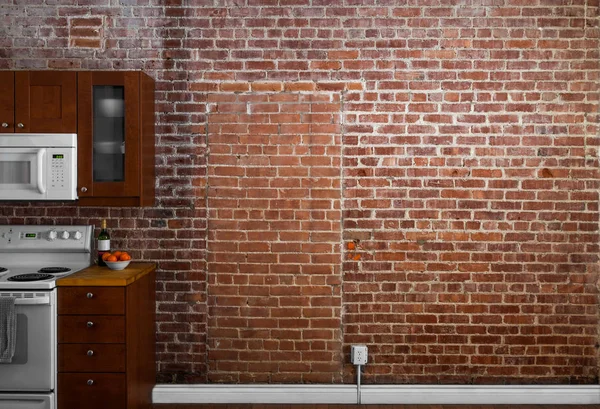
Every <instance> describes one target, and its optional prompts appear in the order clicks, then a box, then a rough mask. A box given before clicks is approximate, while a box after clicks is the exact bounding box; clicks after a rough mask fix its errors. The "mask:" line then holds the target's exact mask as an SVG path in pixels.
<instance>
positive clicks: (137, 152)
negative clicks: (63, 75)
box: [77, 71, 155, 206]
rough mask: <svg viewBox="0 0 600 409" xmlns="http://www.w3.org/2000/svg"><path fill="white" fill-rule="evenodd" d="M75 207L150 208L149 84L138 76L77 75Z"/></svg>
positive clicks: (151, 132)
mask: <svg viewBox="0 0 600 409" xmlns="http://www.w3.org/2000/svg"><path fill="white" fill-rule="evenodd" d="M77 105H78V107H77V112H78V114H77V115H78V132H77V134H78V152H77V161H78V182H77V184H78V187H77V189H78V194H79V204H81V205H93V206H150V205H153V204H154V180H155V177H154V81H153V80H152V79H151V78H150V77H148V76H147V75H146V74H144V73H142V72H130V71H114V72H98V71H95V72H90V71H87V72H79V73H78V99H77Z"/></svg>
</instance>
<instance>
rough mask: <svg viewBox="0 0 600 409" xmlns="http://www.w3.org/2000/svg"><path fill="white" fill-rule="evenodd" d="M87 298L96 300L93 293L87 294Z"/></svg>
mask: <svg viewBox="0 0 600 409" xmlns="http://www.w3.org/2000/svg"><path fill="white" fill-rule="evenodd" d="M85 296H86V297H87V298H94V294H93V293H87V294H86V295H85Z"/></svg>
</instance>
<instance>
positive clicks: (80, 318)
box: [58, 315, 125, 344]
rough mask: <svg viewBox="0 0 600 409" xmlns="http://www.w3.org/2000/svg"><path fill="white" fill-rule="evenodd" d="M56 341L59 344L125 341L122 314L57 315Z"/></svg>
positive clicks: (115, 342)
mask: <svg viewBox="0 0 600 409" xmlns="http://www.w3.org/2000/svg"><path fill="white" fill-rule="evenodd" d="M58 342H59V343H61V344H79V343H90V344H119V343H125V317H124V316H122V315H59V316H58Z"/></svg>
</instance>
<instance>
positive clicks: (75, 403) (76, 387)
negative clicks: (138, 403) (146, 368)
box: [58, 373, 127, 409]
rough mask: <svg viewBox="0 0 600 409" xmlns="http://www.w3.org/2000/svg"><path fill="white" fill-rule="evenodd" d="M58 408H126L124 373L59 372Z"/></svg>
mask: <svg viewBox="0 0 600 409" xmlns="http://www.w3.org/2000/svg"><path fill="white" fill-rule="evenodd" d="M58 391H59V392H58V407H59V408H60V409H81V408H85V409H108V408H110V409H127V396H126V392H127V388H126V380H125V374H105V373H85V374H83V373H81V374H80V373H59V374H58Z"/></svg>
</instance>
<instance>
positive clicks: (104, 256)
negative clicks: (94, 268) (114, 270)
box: [102, 252, 112, 261]
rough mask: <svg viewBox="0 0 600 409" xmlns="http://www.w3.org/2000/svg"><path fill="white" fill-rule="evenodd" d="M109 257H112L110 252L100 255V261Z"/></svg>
mask: <svg viewBox="0 0 600 409" xmlns="http://www.w3.org/2000/svg"><path fill="white" fill-rule="evenodd" d="M110 256H112V254H110V252H106V253H104V254H103V255H102V261H106V259H107V258H109V257H110Z"/></svg>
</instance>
